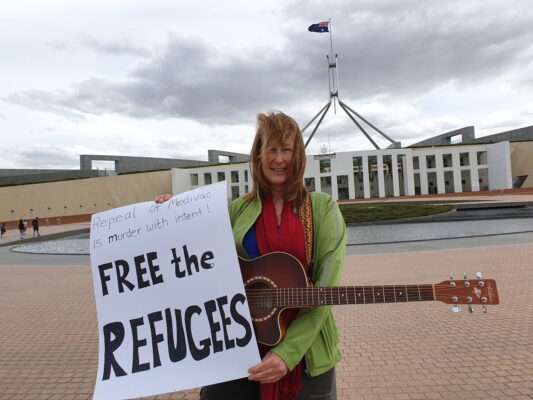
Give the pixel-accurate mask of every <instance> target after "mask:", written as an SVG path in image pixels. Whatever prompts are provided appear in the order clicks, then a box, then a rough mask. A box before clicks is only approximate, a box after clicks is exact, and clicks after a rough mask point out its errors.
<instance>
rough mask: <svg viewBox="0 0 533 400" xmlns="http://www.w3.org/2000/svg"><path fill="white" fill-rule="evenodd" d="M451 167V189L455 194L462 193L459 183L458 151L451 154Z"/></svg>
mask: <svg viewBox="0 0 533 400" xmlns="http://www.w3.org/2000/svg"><path fill="white" fill-rule="evenodd" d="M452 165H453V189H454V191H455V193H462V192H463V184H462V182H461V159H460V157H459V149H456V151H454V152H453V153H452Z"/></svg>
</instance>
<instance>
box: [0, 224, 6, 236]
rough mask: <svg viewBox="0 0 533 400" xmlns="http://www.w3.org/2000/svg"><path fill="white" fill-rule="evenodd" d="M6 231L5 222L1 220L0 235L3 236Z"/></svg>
mask: <svg viewBox="0 0 533 400" xmlns="http://www.w3.org/2000/svg"><path fill="white" fill-rule="evenodd" d="M6 231H7V229H6V223H5V222H3V223H2V227H1V228H0V237H2V236H4V235H5V234H6Z"/></svg>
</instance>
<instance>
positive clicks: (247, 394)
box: [200, 368, 337, 400]
mask: <svg viewBox="0 0 533 400" xmlns="http://www.w3.org/2000/svg"><path fill="white" fill-rule="evenodd" d="M302 370H303V368H302ZM200 399H201V400H254V399H260V385H259V384H258V383H257V382H252V381H249V380H248V379H246V378H244V379H237V380H235V381H229V382H223V383H217V384H216V385H210V386H205V387H203V388H202V392H201V394H200ZM312 399H321V400H336V399H337V388H336V385H335V368H332V369H330V370H329V371H327V372H325V373H323V374H322V375H318V376H315V377H310V376H309V375H308V374H307V373H306V372H305V371H303V372H302V391H301V392H300V395H299V396H298V400H312Z"/></svg>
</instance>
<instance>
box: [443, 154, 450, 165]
mask: <svg viewBox="0 0 533 400" xmlns="http://www.w3.org/2000/svg"><path fill="white" fill-rule="evenodd" d="M442 165H443V166H444V168H448V167H453V162H452V155H451V154H443V155H442Z"/></svg>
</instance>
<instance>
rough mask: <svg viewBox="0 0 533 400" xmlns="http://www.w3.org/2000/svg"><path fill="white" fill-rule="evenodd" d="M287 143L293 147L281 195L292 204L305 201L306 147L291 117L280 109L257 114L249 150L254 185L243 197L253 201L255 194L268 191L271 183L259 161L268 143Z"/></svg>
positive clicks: (264, 194) (297, 204)
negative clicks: (254, 131)
mask: <svg viewBox="0 0 533 400" xmlns="http://www.w3.org/2000/svg"><path fill="white" fill-rule="evenodd" d="M286 142H289V143H292V144H293V146H294V147H293V158H292V163H291V166H290V167H289V168H290V169H289V174H288V177H287V181H286V182H285V184H284V187H283V198H284V200H285V202H287V203H290V204H292V205H293V206H299V205H301V204H302V203H303V202H304V200H305V196H306V195H307V191H306V190H305V187H304V184H303V177H304V172H305V146H304V141H303V137H302V132H301V131H300V128H299V127H298V124H297V123H296V121H295V120H294V119H292V118H291V117H289V116H288V115H286V114H284V113H282V112H280V111H271V112H268V113H267V114H258V115H257V130H256V133H255V138H254V143H253V145H252V150H251V152H250V171H251V173H252V179H253V183H254V185H253V188H252V190H251V192H250V193H248V194H246V195H245V198H246V199H248V200H254V199H255V198H256V197H257V195H258V194H259V196H261V197H264V196H266V195H268V194H270V185H269V183H268V181H267V179H266V177H265V175H264V174H263V169H262V168H261V160H262V158H263V154H264V152H265V150H266V147H267V146H268V145H269V144H272V143H274V144H280V145H283V144H284V143H286Z"/></svg>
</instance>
